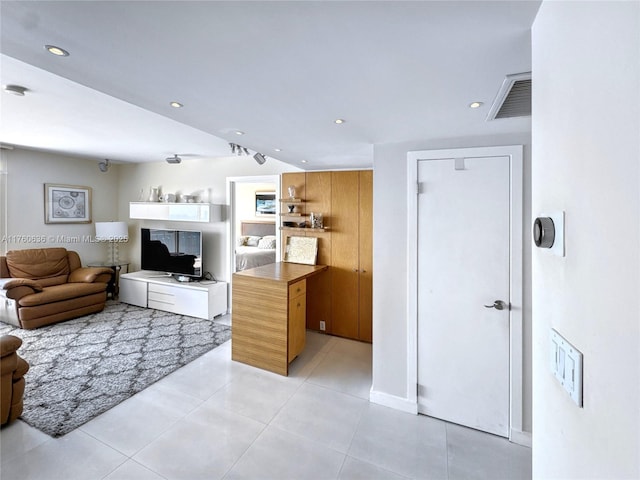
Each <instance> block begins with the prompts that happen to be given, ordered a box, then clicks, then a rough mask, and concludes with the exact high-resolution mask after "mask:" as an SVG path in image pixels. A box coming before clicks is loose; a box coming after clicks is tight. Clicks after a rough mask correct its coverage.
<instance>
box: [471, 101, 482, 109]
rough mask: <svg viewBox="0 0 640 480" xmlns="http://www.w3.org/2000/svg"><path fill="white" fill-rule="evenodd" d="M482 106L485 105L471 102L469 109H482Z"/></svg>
mask: <svg viewBox="0 0 640 480" xmlns="http://www.w3.org/2000/svg"><path fill="white" fill-rule="evenodd" d="M482 105H484V102H471V103H470V104H469V108H480V107H481V106H482Z"/></svg>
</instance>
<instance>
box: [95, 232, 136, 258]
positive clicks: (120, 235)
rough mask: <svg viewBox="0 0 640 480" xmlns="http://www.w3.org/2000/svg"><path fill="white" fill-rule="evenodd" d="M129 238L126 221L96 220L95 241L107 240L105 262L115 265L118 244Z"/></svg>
mask: <svg viewBox="0 0 640 480" xmlns="http://www.w3.org/2000/svg"><path fill="white" fill-rule="evenodd" d="M128 240H129V230H128V226H127V223H126V222H96V241H98V242H109V254H108V258H107V262H108V263H109V264H111V265H116V264H117V263H118V262H119V261H120V259H119V258H118V244H119V243H120V242H126V241H128Z"/></svg>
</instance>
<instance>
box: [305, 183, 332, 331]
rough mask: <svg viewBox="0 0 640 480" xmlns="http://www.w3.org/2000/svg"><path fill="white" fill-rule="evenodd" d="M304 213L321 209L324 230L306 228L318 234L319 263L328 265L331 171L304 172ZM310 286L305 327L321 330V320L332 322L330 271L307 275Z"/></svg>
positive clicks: (329, 251) (329, 250) (308, 232)
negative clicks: (311, 276)
mask: <svg viewBox="0 0 640 480" xmlns="http://www.w3.org/2000/svg"><path fill="white" fill-rule="evenodd" d="M305 193H306V202H305V207H306V211H307V214H309V215H310V214H311V212H317V213H322V220H323V224H324V227H325V228H327V229H328V231H327V232H324V233H323V232H314V231H312V230H310V231H307V232H306V236H313V237H317V238H318V264H319V265H331V194H332V183H331V172H307V174H306V185H305ZM309 282H310V283H311V284H312V286H313V288H312V289H310V292H311V294H310V295H308V296H307V328H308V329H310V330H316V331H320V322H321V321H324V322H325V331H328V329H329V325H330V323H331V272H330V271H326V272H323V273H321V274H320V275H316V276H315V277H313V278H310V279H309Z"/></svg>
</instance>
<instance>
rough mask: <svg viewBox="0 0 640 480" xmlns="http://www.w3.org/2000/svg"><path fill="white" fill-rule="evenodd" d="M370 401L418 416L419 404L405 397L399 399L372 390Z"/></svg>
mask: <svg viewBox="0 0 640 480" xmlns="http://www.w3.org/2000/svg"><path fill="white" fill-rule="evenodd" d="M369 401H370V402H371V403H375V404H377V405H382V406H384V407H389V408H393V409H395V410H400V411H403V412H407V413H413V414H414V415H417V414H418V404H417V403H416V402H412V401H410V400H408V399H406V398H403V397H397V396H395V395H390V394H388V393H384V392H377V391H374V390H371V391H370V392H369Z"/></svg>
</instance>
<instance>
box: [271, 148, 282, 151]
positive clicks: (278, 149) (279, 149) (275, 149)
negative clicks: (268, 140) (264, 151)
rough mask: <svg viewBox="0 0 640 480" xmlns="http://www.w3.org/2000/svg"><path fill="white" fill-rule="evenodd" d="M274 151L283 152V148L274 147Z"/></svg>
mask: <svg viewBox="0 0 640 480" xmlns="http://www.w3.org/2000/svg"><path fill="white" fill-rule="evenodd" d="M273 151H274V152H281V151H282V149H281V148H274V149H273Z"/></svg>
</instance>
